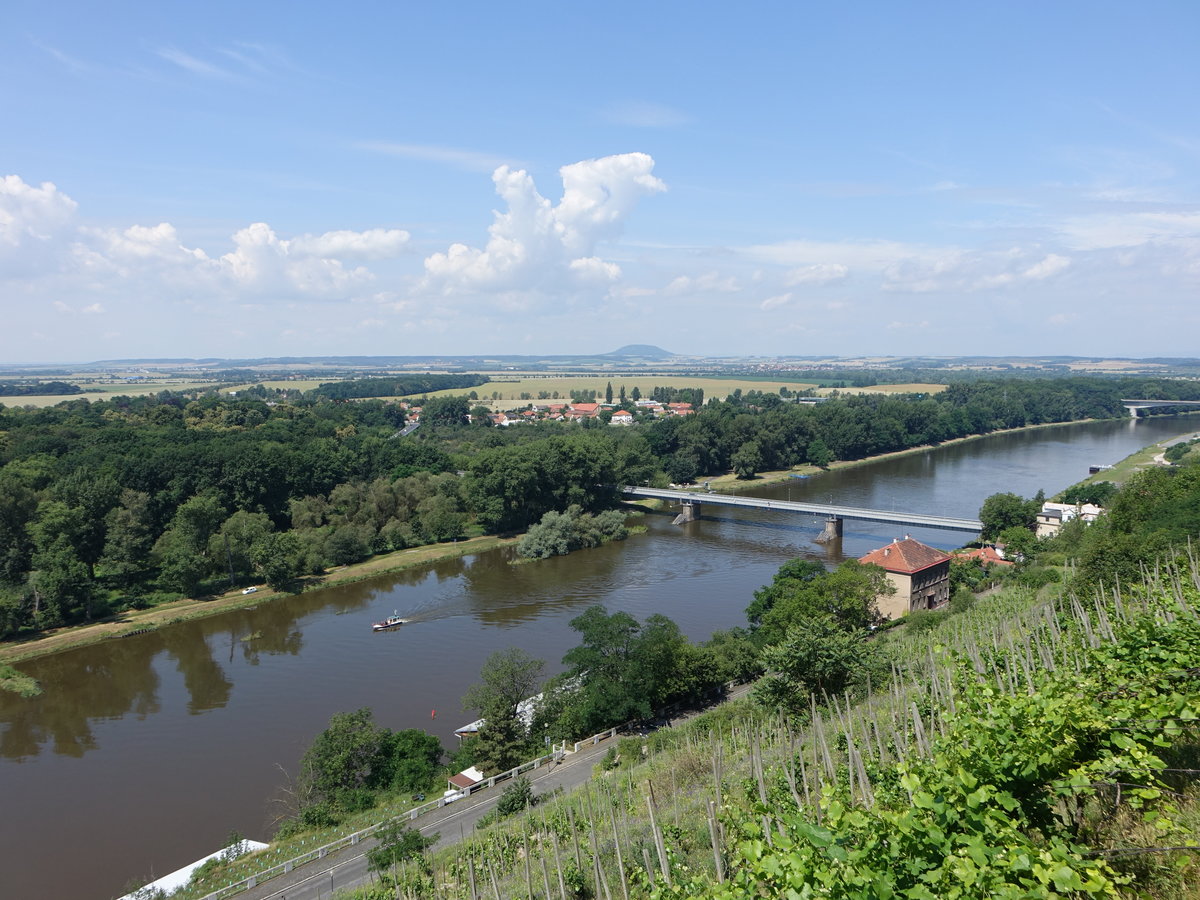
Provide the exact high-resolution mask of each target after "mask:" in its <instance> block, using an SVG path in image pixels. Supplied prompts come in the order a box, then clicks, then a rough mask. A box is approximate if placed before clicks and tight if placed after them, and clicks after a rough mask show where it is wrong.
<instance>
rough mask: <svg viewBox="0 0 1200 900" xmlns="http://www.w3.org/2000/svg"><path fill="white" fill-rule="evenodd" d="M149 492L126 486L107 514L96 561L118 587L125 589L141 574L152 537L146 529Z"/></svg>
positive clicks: (135, 581)
mask: <svg viewBox="0 0 1200 900" xmlns="http://www.w3.org/2000/svg"><path fill="white" fill-rule="evenodd" d="M150 522H151V518H150V495H149V494H146V493H144V492H142V491H134V490H130V489H128V488H126V489H125V490H124V491H122V492H121V500H120V503H119V504H118V505H117V506H116V507H114V508H113V509H112V510H111V511H110V512H109V514H108V522H107V526H108V528H107V536H106V538H105V544H104V555H103V556H102V557H101V558H100V562H101V564H102V565H103V567H104V568H105V569H106V570H107V572H108V574H109V576H110V577H112V579H113V580H114V581H115V582H116V583H117V585H118V586H119V587H122V588H125V589H126V590H128V589H129V588H131V587H133V586H134V585H135V584H137V583H138V582H139V581H141V580H142V577H143V576H144V574H145V572H146V570H147V568H148V564H149V560H150V549H151V547H153V545H154V538H153V535H152V534H151V531H150Z"/></svg>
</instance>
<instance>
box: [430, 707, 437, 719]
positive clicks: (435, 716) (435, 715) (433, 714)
mask: <svg viewBox="0 0 1200 900" xmlns="http://www.w3.org/2000/svg"><path fill="white" fill-rule="evenodd" d="M429 718H431V719H436V718H437V710H436V709H431V710H430V711H429Z"/></svg>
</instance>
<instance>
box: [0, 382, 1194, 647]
mask: <svg viewBox="0 0 1200 900" xmlns="http://www.w3.org/2000/svg"><path fill="white" fill-rule="evenodd" d="M664 390H673V389H664ZM675 395H676V396H679V395H682V390H681V391H679V392H676V394H675ZM1131 395H1134V396H1143V397H1163V398H1171V399H1176V398H1178V399H1192V398H1194V397H1197V396H1200V386H1197V385H1192V384H1187V383H1181V382H1171V381H1146V380H1130V381H1122V380H1102V379H1095V380H1091V379H1054V380H1040V381H1039V380H1024V381H1013V382H1006V381H993V382H984V381H979V382H973V383H964V384H955V385H952V386H951V387H950V388H949V389H947V390H946V391H943V392H942V393H939V394H932V395H919V394H914V395H896V396H886V395H857V394H847V395H842V396H836V397H834V398H832V399H830V400H828V401H827V402H824V403H821V404H819V405H807V404H797V403H791V402H788V401H787V400H785V399H784V398H782V397H780V396H778V395H776V394H771V393H759V392H749V393H747V394H745V395H743V394H741V393H740V392H735V394H734V395H732V396H731V397H730V398H728V399H727V400H724V401H717V400H710V401H709V402H708V403H707V404H706V405H705V406H703V407H702V408H701V409H700V410H699V411H698V412H697V413H696V414H694V415H688V416H672V417H669V418H665V419H661V420H655V421H653V422H649V423H646V424H643V425H637V426H634V427H631V428H607V427H604V426H603V425H602V424H601V423H600V422H599V421H595V420H593V421H589V422H584V423H579V424H563V423H544V424H541V425H522V426H519V427H515V428H507V429H502V428H490V427H485V426H486V425H487V424H490V423H489V422H488V420H487V419H486V417H476V422H477V424H475V425H466V424H463V423H465V422H466V418H467V417H466V412H467V408H468V402H467V400H466V399H465V398H439V399H437V400H430V401H429V402H428V403H427V404H426V415H425V416H424V417H423V424H427V425H428V427H423V428H422V429H421V430H420V431H419V432H417V433H414V434H412V435H407V436H404V437H400V436H399V429H400V428H401V427H402V426H403V424H404V413H403V410H402V409H401V408H400V407H399V406H397V405H395V404H392V403H388V402H385V401H381V400H374V399H367V400H362V401H356V402H345V401H342V400H330V399H323V398H319V397H315V396H312V395H309V396H306V397H299V398H291V399H287V398H284V397H283V396H282V395H275V399H269V398H271V396H272V395H271V393H270V392H268V391H264V390H256V389H254V388H251V389H249V390H247V391H244V392H242V393H241V395H239V396H238V397H237V398H230V397H228V396H222V395H219V394H217V393H211V392H210V393H203V394H192V395H185V394H178V393H169V392H164V393H162V394H160V395H157V396H153V397H116V398H113V399H110V400H105V401H98V402H92V403H89V402H87V401H84V400H74V401H67V402H64V403H62V404H59V405H58V406H56V407H53V408H48V409H40V410H39V409H21V408H4V407H0V636H11V635H14V634H20V633H23V632H27V631H29V630H31V629H39V628H45V627H49V626H54V625H60V624H69V623H74V622H80V621H87V620H90V619H94V618H97V617H99V616H102V615H105V614H107V613H109V612H111V611H114V610H119V609H121V608H124V607H129V606H144V605H148V604H153V603H157V602H160V601H162V600H165V599H172V598H176V597H179V596H202V595H205V594H210V593H214V592H217V591H223V590H226V589H228V588H230V587H234V586H237V585H242V584H247V583H251V582H256V581H266V582H268V583H269V584H271V585H272V586H275V587H280V588H289V587H292V586H295V585H296V580H297V579H298V578H301V577H303V576H305V575H309V574H315V573H320V572H322V571H323V570H325V569H326V568H327V567H330V566H337V565H344V564H347V563H352V562H355V561H358V560H361V559H364V558H366V557H367V556H369V555H371V554H375V553H382V552H388V551H392V550H398V549H404V548H406V547H411V546H416V545H419V544H424V543H431V542H436V541H452V540H455V539H457V538H459V537H462V536H467V535H473V534H484V533H489V534H492V533H515V532H520V531H523V530H525V529H527V528H528V527H529V526H530V525H531V524H533V523H536V522H539V521H540V520H541V519H542V517H543V516H544V515H545V514H546V513H548V512H566V511H567V510H568V508H569V507H572V506H577V507H578V508H579V510H580V512H581V513H596V512H599V511H602V510H604V509H606V508H611V507H612V506H614V505H615V503H616V492H615V490H614V488H615V486H617V485H619V484H622V483H636V484H641V483H647V482H649V483H656V484H663V483H666V482H667V481H673V482H686V481H691V480H694V479H695V478H698V477H700V476H703V475H711V474H717V473H720V472H725V471H729V470H731V469H733V470H736V471H737V472H738V473H739V474H740V475H743V476H746V477H749V476H751V475H753V474H754V473H755V472H756V471H760V470H765V469H781V468H786V467H789V466H793V465H796V464H799V463H805V462H808V463H812V464H815V465H827V464H828V463H829V462H830V461H832V460H834V459H859V458H863V457H865V456H869V455H872V454H876V453H883V452H888V451H893V450H902V449H905V448H907V447H912V446H916V445H920V444H926V443H936V442H938V441H943V440H948V439H951V438H955V437H960V436H963V435H966V434H975V433H986V432H989V431H994V430H996V429H1001V428H1013V427H1020V426H1022V425H1029V424H1039V423H1044V422H1057V421H1068V420H1073V419H1080V418H1087V417H1093V418H1096V417H1106V416H1124V415H1126V412H1125V410H1124V408H1123V407H1122V406H1121V404H1120V402H1119V399H1120V397H1122V396H1131ZM699 396H701V395H699V394H697V393H693V394H692V397H693V398H697V397H699Z"/></svg>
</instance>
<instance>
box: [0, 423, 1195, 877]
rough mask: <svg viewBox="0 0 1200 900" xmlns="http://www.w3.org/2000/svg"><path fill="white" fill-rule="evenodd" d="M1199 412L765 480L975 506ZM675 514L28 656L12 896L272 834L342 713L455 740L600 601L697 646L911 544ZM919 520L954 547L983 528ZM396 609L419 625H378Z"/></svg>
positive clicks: (13, 758)
mask: <svg viewBox="0 0 1200 900" xmlns="http://www.w3.org/2000/svg"><path fill="white" fill-rule="evenodd" d="M1198 423H1200V420H1198V419H1197V418H1195V417H1190V418H1189V417H1178V416H1171V417H1161V418H1153V419H1143V420H1137V421H1134V420H1111V421H1101V422H1087V423H1080V424H1076V425H1060V426H1051V427H1046V428H1039V429H1032V430H1027V431H1020V432H1012V433H1004V434H997V435H992V436H989V437H986V438H981V439H978V440H973V441H968V442H965V443H960V444H953V445H950V446H945V447H940V448H935V449H931V450H927V451H923V452H920V453H916V454H912V455H909V456H901V457H895V458H891V459H884V460H878V461H875V462H872V463H868V464H864V465H860V466H856V467H852V468H846V469H840V470H836V471H832V472H828V473H824V474H822V475H819V476H815V477H813V478H808V479H803V480H801V479H789V480H788V481H787V482H785V483H781V484H775V485H770V486H763V487H760V488H758V489H756V490H755V491H754V492H755V493H756V494H759V495H760V496H765V497H772V498H779V499H792V500H807V501H812V502H829V501H831V500H832V502H835V503H838V504H842V505H847V506H860V507H868V508H873V509H896V510H907V511H912V512H923V513H929V514H936V515H947V516H959V517H974V516H975V515H976V514H977V512H978V510H979V506H980V504H981V503H982V502H983V499H984V498H985V497H986V496H988V495H989V494H992V493H995V492H997V491H1014V492H1016V493H1018V494H1022V495H1024V496H1030V495H1032V494H1033V493H1035V492H1036V491H1037V490H1038V489H1039V488H1044V489H1045V490H1046V492H1047V493H1048V494H1050V493H1053V492H1055V491H1058V490H1061V489H1062V488H1064V487H1066V486H1067V485H1069V484H1072V483H1074V482H1075V481H1078V480H1079V479H1081V478H1083V477H1084V476H1085V475H1086V474H1087V470H1088V466H1089V465H1091V464H1096V463H1113V462H1116V461H1117V460H1119V459H1121V458H1123V457H1125V456H1127V455H1128V454H1130V453H1132V452H1133V451H1134V450H1137V449H1139V448H1141V447H1143V446H1146V445H1147V444H1150V443H1153V442H1155V441H1158V440H1162V439H1165V438H1167V437H1171V436H1174V435H1177V434H1181V433H1184V432H1186V431H1188V430H1193V429H1195V428H1197V427H1198ZM673 515H674V511H668V510H664V511H662V512H660V513H651V514H649V515H647V516H646V518H645V524H646V525H647V526H648V528H647V531H646V533H645V534H642V535H636V536H634V537H632V538H630V539H629V540H628V541H625V542H623V543H617V544H609V545H607V546H604V547H601V548H598V549H595V550H587V551H580V552H577V553H574V554H572V555H570V556H564V557H557V558H553V559H550V560H545V561H542V562H537V563H531V564H527V565H520V566H513V565H510V564H509V562H510V559H511V552H512V551H511V548H504V549H500V550H494V551H490V552H487V553H482V554H479V555H476V556H473V557H466V558H462V559H453V560H446V561H442V562H439V563H435V564H432V565H430V566H429V567H428V568H425V569H420V570H413V571H408V572H403V573H400V574H396V575H388V576H381V577H380V578H378V579H376V580H372V581H366V582H360V583H357V584H352V585H346V586H342V587H336V588H327V589H323V590H319V591H314V592H311V593H308V594H304V595H300V596H297V597H294V598H290V599H288V600H286V601H281V602H274V603H269V604H264V605H263V606H261V607H258V608H255V609H247V610H234V611H230V612H227V613H223V614H221V615H218V616H215V617H213V618H209V619H203V620H198V621H192V622H187V623H180V624H177V625H172V626H168V627H164V628H162V629H160V630H158V631H155V632H151V633H148V634H143V635H137V636H134V637H129V638H123V639H120V640H112V641H107V642H104V643H102V644H98V645H93V646H89V647H83V648H79V649H76V650H71V651H66V652H63V653H60V654H57V655H54V656H49V657H45V658H42V659H37V660H33V661H30V662H27V663H22V664H20V668H21V669H22V670H23V671H25V672H27V673H28V674H30V675H32V676H33V677H35V678H37V679H38V680H39V681H40V682H41V683H42V686H43V688H44V693H43V694H42V695H41V696H40V697H36V698H31V699H22V698H19V697H17V696H16V695H13V694H7V693H0V797H3V808H4V815H3V816H0V847H3V848H4V849H3V854H4V862H3V866H0V896H2V897H14V898H15V897H35V896H40V897H79V898H96V900H102V898H108V897H113V896H116V895H118V894H120V893H121V892H122V889H123V886H124V885H125V884H126V883H127V882H128V880H129V879H130V878H133V877H143V876H144V877H150V876H159V875H163V874H165V873H167V872H169V871H171V870H173V869H175V868H178V867H179V866H181V865H184V864H186V863H188V862H191V861H192V860H195V859H198V858H199V857H201V856H203V855H205V854H207V853H210V852H212V851H213V850H215V849H217V848H218V847H220V846H221V844H222V843H223V841H224V839H225V837H226V835H227V834H229V832H230V831H231V830H233V829H236V830H238V831H239V832H241V833H243V834H245V835H247V836H248V837H252V838H256V839H263V838H265V837H267V836H268V834H269V832H270V830H271V822H272V820H273V818H274V814H275V812H274V811H275V810H276V809H277V808H278V807H277V806H276V805H275V804H272V802H271V801H272V798H273V797H276V796H278V791H279V787H280V785H281V783H282V782H283V781H284V775H283V772H282V771H281V768H280V767H282V769H283V770H286V771H287V772H290V773H295V771H296V768H297V763H298V761H299V759H300V756H301V754H302V753H303V751H304V749H305V747H306V746H307V745H308V743H309V742H310V741H311V740H312V738H313V737H314V736H315V735H316V734H317V733H318V732H319V731H320V730H321V729H322V728H324V727H325V725H326V724H327V723H328V720H329V717H330V716H331V715H332V714H333V713H335V712H339V711H344V710H350V709H356V708H358V707H361V706H370V707H372V708H373V709H374V710H375V714H376V719H377V721H378V722H379V723H380V724H382V725H385V726H387V727H390V728H397V729H398V728H424V729H426V730H428V731H430V732H432V733H434V734H436V735H437V736H438V737H439V738H441V739H442V741H443V744H445V745H446V746H448V747H449V746H452V745H453V742H454V740H455V739H454V737H453V731H454V729H455V727H457V726H458V725H461V724H464V723H466V722H468V721H470V720H471V719H473V718H474V715H473V714H472V713H471V712H469V711H464V710H463V709H462V707H461V704H460V699H459V698H460V697H461V696H462V695H463V693H464V692H465V690H466V689H467V687H469V686H470V685H471V683H472V682H474V681H475V679H476V677H477V675H478V672H479V667H480V664H481V663H482V662H483V660H484V659H486V658H487V656H488V654H490V653H491V652H492V651H494V650H498V649H502V648H504V647H509V646H517V647H521V648H522V649H525V650H527V651H529V652H530V653H532V654H534V655H535V656H538V657H541V658H544V659H546V660H547V662H548V666H547V672H548V674H550V673H553V672H555V671H559V668H560V667H559V660H560V658H561V657H562V655H563V653H565V652H566V651H567V650H568V649H570V648H571V647H572V646H574V645H575V643H576V638H577V635H576V634H575V633H574V632H573V631H571V629H570V628H569V626H568V622H569V621H570V620H571V619H572V618H574V617H575V616H576V615H578V614H579V613H580V612H582V611H583V610H584V609H585V608H587V607H588V606H589V605H592V604H595V603H602V604H604V605H605V606H606V607H607V608H608V609H609V610H624V611H626V612H629V613H631V614H633V615H635V616H637V617H638V618H639V619H641V618H644V617H646V616H648V615H650V614H652V613H656V612H658V613H663V614H665V615H667V616H670V617H671V618H672V619H674V620H675V621H676V622H678V623H679V625H680V627H681V628H682V629H683V630H684V632H685V633H686V634H688V636H689V637H691V638H692V639H693V640H703V639H706V638H707V637H708V636H709V635H710V634H711V633H712V632H713V631H714V630H717V629H722V628H728V627H731V626H734V625H740V624H744V622H745V617H744V614H743V611H744V609H745V607H746V605H747V604H748V603H749V602H750V600H751V594H752V592H753V591H754V589H755V588H757V587H759V586H761V585H763V584H765V583H767V582H768V581H770V579H771V577H772V575H773V574H774V573H775V571H776V569H778V567H779V566H780V565H781V564H783V563H784V562H785V561H787V560H788V559H791V558H793V557H796V556H808V557H811V558H814V559H820V560H823V561H826V562H828V563H830V564H836V563H837V562H840V561H841V560H842V559H844V558H847V557H857V556H861V555H862V554H864V553H866V552H867V551H868V550H870V549H872V548H874V547H877V546H879V545H881V544H883V543H886V542H887V541H889V540H891V539H892V538H893V537H900V536H902V535H899V534H895V533H893V532H894V530H895V529H892V528H890V527H889V526H886V525H868V524H862V523H851V522H847V523H846V533H845V536H844V537H843V539H842V541H841V542H840V544H835V545H831V546H822V545H819V544H817V543H815V542H814V539H815V538H816V536H817V534H818V533H819V530H820V523H819V521H818V519H816V518H815V517H808V516H798V515H795V514H780V513H774V512H764V511H757V510H742V509H733V508H717V507H711V506H710V507H708V508H707V509H706V510H705V514H704V518H703V519H702V520H701V521H699V522H695V523H692V524H689V525H686V526H673V525H672V524H671V519H672V518H673ZM911 534H912V536H913V537H915V538H917V539H918V540H922V541H924V542H925V543H928V544H931V545H934V546H938V547H943V548H947V549H949V548H952V547H954V546H957V545H959V544H960V543H962V542H963V541H964V540H967V539H968V537H969V536H966V535H956V534H953V533H950V532H944V531H932V530H930V531H922V530H918V529H913V530H912V531H911ZM393 610H398V611H399V612H400V614H401V615H402V616H405V617H408V618H411V619H413V620H414V621H413V622H412V624H411V625H408V626H405V627H403V628H401V629H399V630H397V631H393V632H384V633H378V634H376V633H373V632H372V631H371V629H370V623H371V622H372V621H376V620H378V619H381V618H384V617H385V616H387V615H388V614H390V613H391V612H392V611H393ZM251 634H259V635H260V636H259V637H257V638H256V639H254V640H250V641H245V640H243V638H245V637H247V636H248V635H251ZM435 712H436V718H434V717H433V716H434V713H435ZM555 737H556V738H557V737H567V736H566V735H562V736H559V735H556V736H555ZM68 861H69V862H68Z"/></svg>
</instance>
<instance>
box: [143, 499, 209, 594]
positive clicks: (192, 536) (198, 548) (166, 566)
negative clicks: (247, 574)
mask: <svg viewBox="0 0 1200 900" xmlns="http://www.w3.org/2000/svg"><path fill="white" fill-rule="evenodd" d="M224 520H225V510H224V508H223V507H222V506H221V503H220V501H219V500H218V499H217V498H216V497H215V496H214V495H212V494H202V495H197V496H195V497H192V498H191V499H190V500H188V501H186V502H185V503H182V504H181V505H180V506H179V508H178V509H177V510H176V511H175V515H174V517H173V518H172V520H171V525H170V526H169V527H168V528H167V530H166V531H165V532H164V533H163V534H162V536H161V537H160V538H159V539H158V541H157V542H156V543H155V545H154V553H153V555H154V557H155V558H156V559H157V561H158V564H159V567H160V570H161V576H160V577H161V581H162V583H163V585H164V586H165V587H168V588H171V589H174V590H176V591H179V592H180V593H181V594H193V593H195V592H196V590H197V589H198V588H199V586H200V583H201V581H202V580H203V579H204V578H205V577H206V576H207V575H208V574H209V573H210V572H211V571H212V568H213V563H212V558H211V557H210V556H209V555H208V542H209V539H210V538H211V537H212V536H213V534H214V533H215V532H216V530H217V529H218V528H219V527H220V525H221V522H223V521H224Z"/></svg>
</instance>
